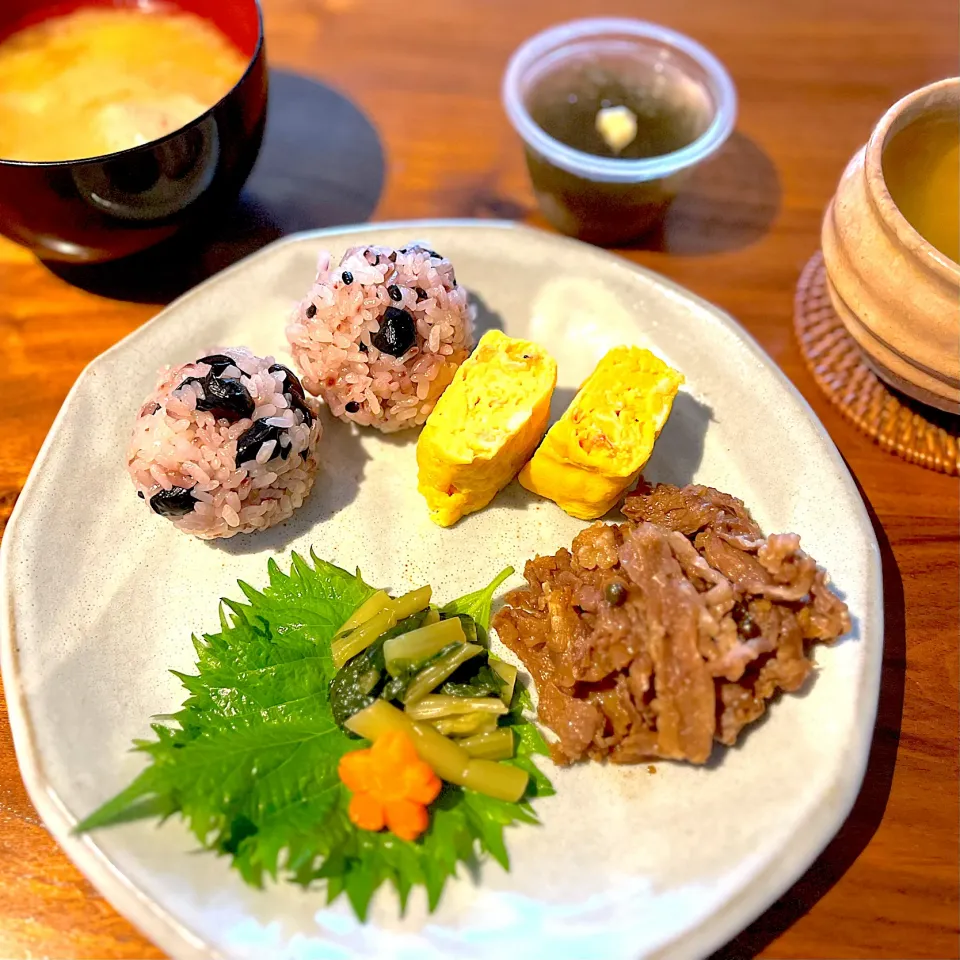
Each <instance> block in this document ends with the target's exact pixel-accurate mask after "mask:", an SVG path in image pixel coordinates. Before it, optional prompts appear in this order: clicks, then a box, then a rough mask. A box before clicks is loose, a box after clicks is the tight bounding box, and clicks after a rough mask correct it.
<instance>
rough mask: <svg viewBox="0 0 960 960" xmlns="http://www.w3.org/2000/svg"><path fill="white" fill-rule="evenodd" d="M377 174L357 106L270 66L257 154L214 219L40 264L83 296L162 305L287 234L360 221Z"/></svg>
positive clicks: (378, 165)
mask: <svg viewBox="0 0 960 960" xmlns="http://www.w3.org/2000/svg"><path fill="white" fill-rule="evenodd" d="M383 178H384V156H383V147H382V146H381V143H380V138H379V136H378V135H377V131H376V129H375V128H374V126H373V124H372V123H371V122H370V120H369V119H368V118H367V117H366V116H365V115H364V114H363V113H362V112H361V111H360V109H359V108H358V107H356V106H355V105H354V104H353V103H352V102H351V101H350V100H348V99H347V98H346V97H345V96H343V94H340V93H338V92H337V91H335V90H332V89H331V88H330V87H327V86H325V85H324V84H322V83H318V82H317V81H316V80H311V79H309V78H307V77H302V76H300V75H298V74H294V73H288V72H287V71H284V70H271V71H270V104H269V108H268V113H267V129H266V133H265V136H264V142H263V148H262V149H261V152H260V158H259V160H258V161H257V165H256V167H255V168H254V170H253V173H252V174H251V176H250V179H249V180H248V181H247V185H246V187H245V188H244V191H243V193H242V195H241V197H240V201H239V203H238V204H237V206H236V207H235V208H234V209H233V210H232V211H229V212H228V213H227V214H226V215H225V216H224V217H223V219H222V222H221V223H219V224H218V225H217V226H216V227H214V228H213V229H209V228H208V229H205V230H204V231H203V232H198V233H195V234H193V235H187V234H178V235H177V236H176V237H173V238H172V239H171V240H168V241H166V242H165V243H162V244H160V245H158V246H156V247H154V248H153V249H151V250H147V251H145V252H144V253H141V254H136V255H134V256H132V257H127V258H125V259H123V260H119V261H115V262H113V263H106V264H95V265H89V266H82V265H75V264H62V263H52V262H51V263H47V264H46V265H47V267H48V269H50V270H51V271H52V272H53V273H55V274H56V275H57V276H59V277H61V278H62V279H64V280H66V281H67V282H68V283H71V284H73V285H74V286H78V287H81V288H82V289H84V290H89V291H91V292H92V293H97V294H100V295H102V296H106V297H111V298H113V299H117V300H133V301H136V302H140V303H167V302H169V301H170V300H172V299H173V298H174V297H177V296H179V295H180V294H181V293H183V292H184V291H185V290H188V289H189V288H190V287H192V286H195V285H196V284H198V283H199V282H200V281H201V280H205V279H206V278H207V277H209V276H211V275H212V274H214V273H217V272H218V271H220V270H223V269H224V268H225V267H228V266H230V265H231V264H233V263H236V261H237V260H240V259H242V258H243V257H245V256H247V255H248V254H251V253H253V252H254V251H256V250H259V249H260V248H261V247H263V246H266V244H268V243H271V242H272V241H274V240H277V239H278V238H280V237H282V236H285V235H286V234H289V233H296V232H297V231H298V230H309V229H314V228H317V227H329V226H335V225H337V224H349V223H360V222H362V221H364V220H367V219H368V218H369V217H370V215H371V214H372V213H373V211H374V209H376V206H377V203H378V201H379V199H380V192H381V190H382V188H383Z"/></svg>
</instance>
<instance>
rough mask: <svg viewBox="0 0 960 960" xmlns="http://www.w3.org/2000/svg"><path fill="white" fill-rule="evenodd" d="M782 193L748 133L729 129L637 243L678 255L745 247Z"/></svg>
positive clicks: (767, 224) (769, 221) (766, 225)
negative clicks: (714, 151) (723, 140)
mask: <svg viewBox="0 0 960 960" xmlns="http://www.w3.org/2000/svg"><path fill="white" fill-rule="evenodd" d="M781 193H782V190H781V186H780V178H779V176H778V175H777V169H776V167H775V166H774V164H773V161H772V160H771V159H770V157H769V156H767V154H766V153H765V152H764V151H763V149H762V148H761V147H760V146H759V145H758V144H756V143H754V141H753V140H751V139H750V138H749V137H747V136H745V135H744V134H742V133H734V134H733V135H732V136H731V137H730V139H729V140H728V141H727V142H726V143H725V144H724V145H723V147H722V148H721V150H720V152H719V153H718V154H717V155H716V156H715V157H713V158H712V159H711V160H709V161H707V162H706V163H704V164H703V166H701V167H698V168H697V169H696V170H694V171H693V173H692V174H691V175H690V179H689V180H688V181H687V182H686V183H685V184H684V185H683V186H682V187H681V189H680V193H679V194H678V195H677V198H676V199H675V200H674V201H673V203H672V204H670V207H669V208H668V210H667V213H666V215H665V217H664V218H663V221H662V223H661V224H660V225H659V226H658V227H657V228H656V229H655V230H654V231H653V232H652V233H650V234H648V235H647V236H646V237H644V238H642V239H641V240H640V241H638V243H637V244H636V246H637V247H638V248H640V249H645V250H659V251H662V252H663V253H672V254H677V255H680V256H704V255H706V254H711V253H720V252H722V251H724V250H738V249H741V248H742V247H747V246H749V245H750V244H751V243H755V242H756V241H757V240H759V239H760V238H761V237H762V236H763V235H764V234H765V233H767V232H768V231H769V230H770V228H771V226H772V225H773V222H774V221H775V220H776V218H777V215H778V214H779V212H780V200H781Z"/></svg>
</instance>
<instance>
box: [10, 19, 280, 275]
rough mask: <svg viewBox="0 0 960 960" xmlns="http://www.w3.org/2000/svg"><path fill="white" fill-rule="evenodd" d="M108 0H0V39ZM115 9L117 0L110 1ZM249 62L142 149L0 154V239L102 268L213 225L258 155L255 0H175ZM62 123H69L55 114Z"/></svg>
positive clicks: (260, 69) (263, 78) (262, 82)
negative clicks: (199, 109) (213, 98)
mask: <svg viewBox="0 0 960 960" xmlns="http://www.w3.org/2000/svg"><path fill="white" fill-rule="evenodd" d="M111 5H112V3H111V2H110V0H92V2H91V0H85V2H69V3H66V4H65V3H63V2H62V0H3V2H2V3H0V37H4V36H7V35H9V34H10V33H12V32H14V31H15V30H18V29H21V28H22V27H24V26H28V25H30V24H33V23H36V22H38V21H40V20H43V19H46V18H47V17H49V16H51V15H60V14H63V13H65V12H69V11H71V10H73V9H76V8H78V7H90V6H111ZM117 5H119V2H118V4H117ZM174 5H175V6H177V7H179V8H181V9H183V10H185V11H188V12H191V13H195V14H198V15H199V16H202V17H204V18H205V19H207V20H209V21H210V22H212V23H213V24H214V25H215V26H216V27H217V28H218V29H219V30H220V31H221V32H222V33H224V34H225V35H226V36H227V37H228V38H229V39H230V40H231V41H232V42H233V43H234V44H235V45H236V46H237V47H238V48H239V50H240V51H241V52H242V53H243V54H245V55H246V56H248V57H249V63H248V65H247V69H246V71H245V72H244V74H243V76H242V77H241V78H240V80H239V81H238V82H237V83H236V85H235V86H234V87H233V89H231V90H230V92H229V93H228V94H227V95H226V96H225V97H224V98H223V99H222V100H220V102H219V103H217V104H215V105H214V106H212V107H211V108H210V109H209V110H207V111H206V112H205V113H203V114H201V115H200V116H199V117H197V118H196V119H195V120H193V121H191V122H190V123H189V124H187V125H186V126H184V127H181V128H180V129H179V130H177V131H175V132H174V133H171V134H168V135H167V136H165V137H163V138H161V139H159V140H154V141H151V142H150V143H147V144H144V145H143V146H139V147H134V148H132V149H129V150H122V151H118V152H117V153H111V154H107V155H105V156H101V157H94V158H91V159H84V160H63V161H55V162H49V163H31V162H23V161H15V160H4V159H2V158H0V233H3V234H5V235H6V236H8V237H10V238H11V239H13V240H15V241H16V242H17V243H21V244H23V245H24V246H25V247H29V248H30V249H31V250H33V251H34V252H35V253H36V254H37V255H38V256H39V257H41V258H43V259H45V260H59V261H66V262H70V263H102V262H104V261H108V260H116V259H118V258H120V257H125V256H128V255H129V254H133V253H138V252H139V251H141V250H145V249H146V248H147V247H151V246H153V245H154V244H156V243H159V242H160V241H162V240H166V239H168V238H170V237H172V236H173V235H174V234H176V233H178V232H180V231H183V230H186V229H191V228H197V227H202V226H205V225H209V224H211V223H212V222H213V221H214V220H215V219H216V218H217V217H218V216H220V214H221V213H222V212H223V211H224V210H225V209H227V208H228V207H229V206H230V205H231V204H233V203H234V202H235V201H236V198H237V195H238V194H239V192H240V189H241V187H242V186H243V184H244V182H245V181H246V179H247V177H248V175H249V174H250V171H251V169H252V168H253V164H254V162H255V161H256V159H257V154H258V153H259V150H260V143H261V141H262V139H263V129H264V124H265V122H266V116H267V64H266V53H265V49H264V42H263V19H262V15H261V12H260V6H259V3H258V2H257V0H176V3H175V4H174ZM60 122H61V123H65V124H66V123H70V117H69V116H64V117H62V118H60Z"/></svg>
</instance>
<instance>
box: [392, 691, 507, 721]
mask: <svg viewBox="0 0 960 960" xmlns="http://www.w3.org/2000/svg"><path fill="white" fill-rule="evenodd" d="M406 712H407V715H408V716H410V717H413V719H414V720H436V719H437V718H438V717H450V716H456V715H459V714H464V713H487V714H490V715H491V716H494V717H498V716H503V714H505V713H506V712H507V707H506V704H504V702H503V701H502V700H501V699H499V697H497V698H494V697H451V696H444V695H443V694H437V693H435V694H431V695H430V696H427V697H424V698H423V699H422V700H418V701H417V702H416V703H411V704H410V705H409V706H408V707H407V708H406Z"/></svg>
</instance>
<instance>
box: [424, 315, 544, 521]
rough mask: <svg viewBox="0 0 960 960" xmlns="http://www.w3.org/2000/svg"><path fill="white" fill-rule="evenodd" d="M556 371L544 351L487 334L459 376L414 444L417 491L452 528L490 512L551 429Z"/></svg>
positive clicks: (438, 518) (433, 515)
mask: <svg viewBox="0 0 960 960" xmlns="http://www.w3.org/2000/svg"><path fill="white" fill-rule="evenodd" d="M556 385H557V364H556V361H555V360H554V359H553V357H551V356H550V355H549V354H548V353H547V352H546V351H545V350H544V349H543V347H541V346H539V345H538V344H536V343H531V342H530V341H529V340H515V339H513V338H512V337H508V336H506V335H505V334H503V333H501V332H500V331H499V330H490V331H489V332H487V333H485V334H484V335H483V336H482V337H481V338H480V342H479V343H478V344H477V349H476V350H474V352H473V353H472V354H471V356H470V357H468V358H467V360H465V361H464V362H463V363H462V364H461V366H460V368H459V369H458V370H457V372H456V375H455V376H454V378H453V381H452V382H451V384H450V386H449V387H447V389H446V390H444V392H443V394H442V395H441V396H440V399H439V400H438V401H437V405H436V406H435V407H434V408H433V412H432V413H431V414H430V416H429V417H428V418H427V422H426V424H425V425H424V427H423V430H422V431H421V433H420V439H419V440H418V441H417V465H418V467H419V481H418V483H417V489H418V490H419V491H420V493H422V494H423V496H424V498H425V499H426V501H427V506H428V507H429V508H430V519H431V520H433V522H434V523H437V524H439V525H440V526H441V527H449V526H450V525H451V524H453V523H456V522H457V520H459V519H460V518H461V517H462V516H464V515H465V514H468V513H473V512H474V511H475V510H480V509H481V508H482V507H485V506H486V505H487V504H488V503H489V502H490V501H491V500H492V499H493V498H494V497H495V496H496V494H497V491H498V490H500V489H502V488H503V487H505V486H506V485H507V484H508V483H509V482H510V481H511V480H512V479H513V478H514V477H515V476H516V475H517V471H518V470H519V469H520V467H521V466H522V465H523V464H524V463H526V462H527V460H529V459H530V455H531V454H532V453H533V451H534V449H535V448H536V446H537V444H538V443H539V442H540V440H541V438H542V437H543V433H544V431H545V430H546V429H547V421H548V420H549V417H550V398H551V396H552V395H553V388H554V387H555V386H556Z"/></svg>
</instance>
